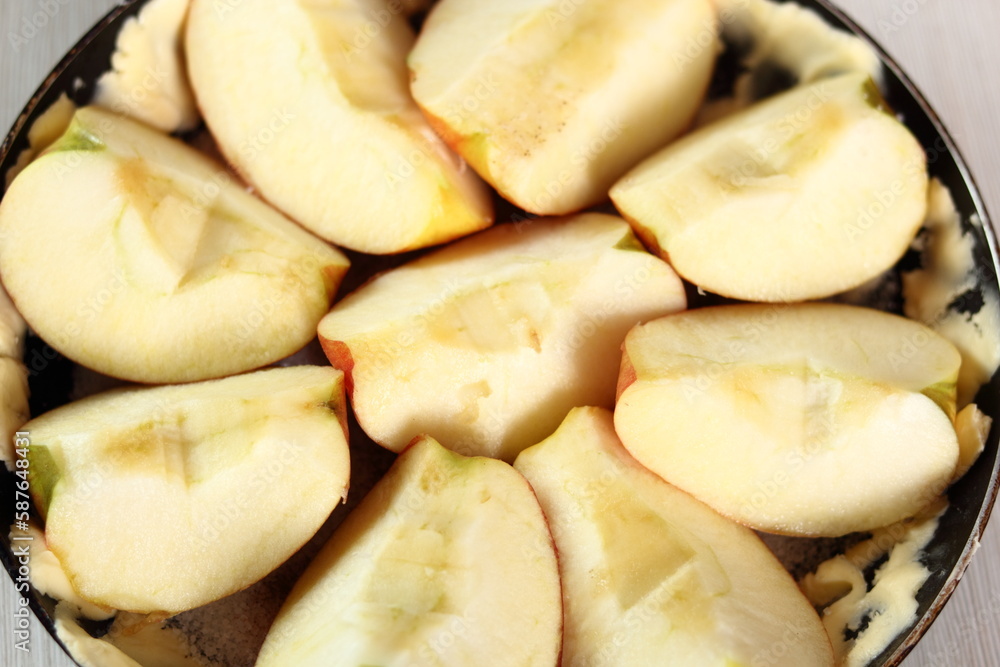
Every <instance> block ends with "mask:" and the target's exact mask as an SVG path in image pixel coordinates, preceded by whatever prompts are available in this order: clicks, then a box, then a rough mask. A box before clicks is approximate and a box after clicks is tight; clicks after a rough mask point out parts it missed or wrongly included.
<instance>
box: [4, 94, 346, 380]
mask: <svg viewBox="0 0 1000 667" xmlns="http://www.w3.org/2000/svg"><path fill="white" fill-rule="evenodd" d="M53 193H58V196H54V194H53ZM53 267H58V270H53ZM347 267H348V262H347V259H346V258H345V257H344V256H343V255H342V254H341V253H340V252H338V251H337V250H336V249H334V248H332V247H331V246H329V245H328V244H326V243H324V242H322V241H320V240H319V239H317V238H315V237H313V236H312V235H310V234H309V233H307V232H305V231H303V230H302V229H301V228H299V227H298V226H297V225H295V224H294V223H292V222H291V221H290V220H288V219H287V218H285V217H284V216H282V215H281V214H279V213H278V212H277V211H275V210H273V209H272V208H270V207H269V206H267V205H266V204H264V203H263V202H261V201H259V200H258V199H256V198H255V197H253V196H252V195H250V194H248V193H247V192H246V191H245V190H244V189H243V188H242V187H240V186H239V185H237V184H236V183H235V182H234V181H233V180H232V178H231V177H230V176H229V175H228V174H227V173H226V172H225V171H224V170H223V169H222V168H221V167H220V166H219V165H217V164H216V163H214V162H212V161H210V160H209V159H207V158H206V157H204V156H203V155H201V154H200V153H198V152H196V151H194V150H193V149H191V148H188V147H187V146H185V145H184V144H182V143H180V142H179V141H176V140H174V139H171V138H169V137H166V136H164V135H162V134H160V133H158V132H156V131H154V130H151V129H149V128H147V127H145V126H144V125H141V124H139V123H137V122H134V121H131V120H128V119H125V118H122V117H119V116H116V115H114V114H111V113H109V112H107V111H103V110H100V109H97V108H94V107H90V108H84V109H80V110H78V111H77V112H76V115H75V117H74V120H73V122H72V123H71V125H70V127H69V128H68V129H67V131H66V133H65V134H64V135H63V136H62V137H61V138H60V139H59V140H58V141H57V142H56V143H55V144H53V145H52V146H50V147H49V149H48V150H47V151H46V152H45V153H44V154H43V155H42V156H41V157H39V158H38V159H37V160H35V162H33V163H32V164H31V165H29V166H28V167H27V168H26V169H25V170H24V171H23V172H22V173H21V174H20V175H19V176H18V177H17V178H16V179H15V180H14V183H13V184H12V185H11V187H10V189H9V190H8V191H7V194H6V196H5V197H4V199H3V201H2V203H0V274H2V277H3V283H4V285H5V286H6V287H7V289H8V290H9V291H10V294H11V296H12V297H13V299H14V301H15V303H16V304H17V307H18V309H19V310H20V312H21V313H22V314H23V315H24V318H25V319H26V320H27V321H28V323H29V324H30V325H31V327H32V329H34V330H35V331H36V332H37V333H38V334H39V335H40V336H41V337H42V338H44V339H45V341H46V342H48V343H49V344H50V345H52V347H54V348H55V349H56V350H58V351H59V352H61V353H62V354H64V355H65V356H67V357H69V358H71V359H73V360H74V361H76V362H77V363H80V364H82V365H84V366H87V367H89V368H92V369H94V370H96V371H98V372H100V373H104V374H105V375H111V376H115V377H119V378H124V379H127V380H133V381H138V382H150V383H165V382H188V381H194V380H202V379H206V378H212V377H221V376H225V375H231V374H233V373H238V372H243V371H247V370H250V369H253V368H258V367H260V366H264V365H266V364H269V363H272V362H275V361H277V360H279V359H282V358H284V357H286V356H288V355H290V354H292V353H294V352H295V351H297V350H298V349H299V348H301V347H302V346H304V345H305V344H306V343H307V342H309V341H310V340H312V338H313V337H314V336H315V330H316V324H317V323H318V322H319V320H320V318H322V316H323V315H324V314H325V313H326V312H327V311H328V310H329V306H330V301H331V299H332V298H333V295H334V293H335V292H336V289H337V287H338V286H339V284H340V280H341V278H342V277H343V275H344V273H345V272H346V271H347Z"/></svg>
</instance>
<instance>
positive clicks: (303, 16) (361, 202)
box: [186, 0, 493, 254]
mask: <svg viewBox="0 0 1000 667" xmlns="http://www.w3.org/2000/svg"><path fill="white" fill-rule="evenodd" d="M413 41H414V35H413V32H412V30H411V29H410V27H409V24H408V23H407V21H406V17H405V15H404V11H403V6H402V5H400V4H398V3H396V4H393V3H389V2H384V1H381V0H325V1H323V2H309V3H297V2H284V1H283V0H242V1H241V2H232V3H227V4H226V5H225V6H220V5H219V4H218V2H216V0H194V1H193V2H192V4H191V9H190V13H189V15H188V27H187V36H186V48H187V51H186V53H187V58H188V68H189V72H190V76H191V83H192V86H193V88H194V91H195V96H196V97H197V100H198V105H199V107H200V108H201V111H202V114H203V115H204V117H205V121H206V123H207V124H208V127H209V129H210V130H211V131H212V135H213V136H214V137H215V139H216V141H217V142H218V144H219V147H220V149H221V150H222V152H223V153H224V154H225V156H226V158H227V159H228V161H229V162H230V163H231V164H232V165H233V166H234V167H235V168H236V169H237V170H238V171H239V173H240V174H241V175H242V176H243V177H244V178H245V179H246V180H247V181H248V182H249V183H251V184H253V185H254V187H255V188H257V190H258V191H259V192H260V193H261V194H262V195H263V196H264V198H265V199H267V200H268V201H269V202H271V203H272V204H274V205H275V206H277V207H278V208H279V209H281V210H282V211H284V212H285V213H286V214H288V215H289V216H291V217H292V218H293V219H295V220H296V221H298V222H299V223H301V224H302V225H304V226H305V227H306V228H308V229H309V230H311V231H312V232H314V233H315V234H317V235H319V236H321V237H323V238H325V239H327V240H329V241H332V242H334V243H336V244H338V245H341V246H345V247H348V248H351V249H353V250H359V251H362V252H367V253H377V254H384V253H396V252H402V251H405V250H412V249H415V248H421V247H424V246H429V245H435V244H438V243H443V242H445V241H450V240H452V239H455V238H458V237H460V236H464V235H466V234H469V233H471V232H474V231H477V230H479V229H483V228H485V227H488V226H489V225H490V224H491V223H492V221H493V210H492V200H491V198H490V195H489V192H488V190H487V188H486V187H485V185H484V184H483V183H482V181H480V180H479V178H478V177H477V176H476V175H475V173H473V172H472V171H471V170H469V169H468V168H467V167H466V166H465V164H464V163H463V162H462V161H461V160H460V159H459V158H458V157H457V156H456V155H454V154H453V153H452V152H451V151H450V150H449V149H448V147H447V146H446V145H445V144H444V142H442V141H441V140H440V139H439V138H438V137H437V135H435V134H434V131H433V130H432V129H431V127H430V126H429V125H428V123H427V121H426V120H425V119H424V118H423V115H422V114H421V113H420V110H419V109H418V108H417V106H416V104H415V103H414V101H413V98H412V97H411V95H410V90H409V81H408V74H407V70H406V54H407V53H408V52H409V50H410V48H411V46H412V45H413Z"/></svg>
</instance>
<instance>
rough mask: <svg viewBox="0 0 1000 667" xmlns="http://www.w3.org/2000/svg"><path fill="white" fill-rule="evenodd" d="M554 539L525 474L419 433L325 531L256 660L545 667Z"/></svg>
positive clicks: (555, 633)
mask: <svg viewBox="0 0 1000 667" xmlns="http://www.w3.org/2000/svg"><path fill="white" fill-rule="evenodd" d="M561 630H562V601H561V593H560V583H559V571H558V567H557V565H556V555H555V551H554V549H553V545H552V536H551V535H550V533H549V529H548V527H547V525H546V523H545V518H544V517H543V516H542V511H541V509H540V508H539V506H538V501H537V500H536V499H535V496H534V494H533V493H532V491H531V487H530V486H528V484H527V482H525V480H524V478H523V477H521V475H519V474H517V472H515V471H514V469H513V468H511V467H510V466H509V465H507V464H506V463H502V462H500V461H495V460H492V459H484V458H466V457H464V456H461V455H459V454H454V453H452V452H449V451H448V450H446V449H445V448H444V447H442V446H441V445H440V444H438V443H437V442H436V441H434V440H432V439H430V438H426V437H424V438H418V439H417V440H416V441H415V442H414V443H413V444H412V445H411V446H410V447H409V448H408V449H406V451H404V452H403V453H402V454H401V455H400V457H399V458H398V459H397V460H396V463H395V464H394V465H393V467H392V468H391V469H390V470H389V472H388V473H387V474H386V476H385V477H384V478H383V479H382V480H381V481H380V482H379V483H378V484H377V485H376V486H375V488H374V489H372V491H371V492H370V493H369V495H368V496H366V497H365V499H364V500H363V501H362V502H361V504H360V505H359V506H358V507H357V509H355V510H354V512H352V513H351V515H350V516H349V517H348V518H347V519H346V520H345V521H344V523H343V525H342V526H341V527H340V528H339V529H338V530H337V532H336V533H334V536H333V538H331V540H330V542H328V543H327V545H326V546H325V547H324V548H323V551H322V552H320V554H319V555H318V556H317V557H316V559H315V560H314V561H313V562H312V563H311V564H310V566H309V569H307V570H306V572H305V573H304V574H303V575H302V577H301V578H300V579H299V581H298V583H296V585H295V588H294V589H293V590H292V593H291V595H290V596H289V597H288V600H287V601H286V602H285V605H284V607H283V608H282V609H281V611H280V612H279V614H278V617H277V619H276V620H275V621H274V624H273V625H272V627H271V630H270V632H268V635H267V638H266V639H265V641H264V646H263V647H262V648H261V651H260V655H259V657H258V660H257V667H285V666H286V665H296V667H310V666H314V667H320V666H323V667H326V666H328V665H334V664H335V665H345V666H346V665H382V666H384V667H406V666H408V665H438V666H439V667H445V666H450V665H454V666H455V667H467V666H468V665H479V664H484V662H488V663H489V664H490V665H493V666H495V667H506V666H510V667H528V666H536V665H537V666H538V667H550V666H551V665H553V664H555V663H556V660H557V659H558V656H559V647H560V640H561V636H562V632H561Z"/></svg>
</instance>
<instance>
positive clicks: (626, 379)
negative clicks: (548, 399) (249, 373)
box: [345, 345, 636, 403]
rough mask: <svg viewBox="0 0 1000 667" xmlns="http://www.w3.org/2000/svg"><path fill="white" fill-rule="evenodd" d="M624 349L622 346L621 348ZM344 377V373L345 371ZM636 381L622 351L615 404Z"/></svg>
mask: <svg viewBox="0 0 1000 667" xmlns="http://www.w3.org/2000/svg"><path fill="white" fill-rule="evenodd" d="M622 347H623V348H624V345H623V346H622ZM345 375H346V371H345ZM635 380H636V375H635V366H633V365H632V360H631V359H629V356H628V352H625V351H624V349H623V350H622V369H621V372H619V373H618V390H617V391H616V392H615V403H617V402H618V399H619V398H621V397H622V394H624V393H625V390H626V389H628V388H629V387H631V386H632V385H633V384H634V383H635Z"/></svg>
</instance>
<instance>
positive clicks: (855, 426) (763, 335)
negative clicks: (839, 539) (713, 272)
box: [615, 304, 961, 536]
mask: <svg viewBox="0 0 1000 667" xmlns="http://www.w3.org/2000/svg"><path fill="white" fill-rule="evenodd" d="M624 350H625V356H624V359H623V361H622V370H621V377H620V389H619V399H618V404H617V406H616V408H615V426H616V428H617V430H618V435H619V436H620V437H621V439H622V442H623V443H625V446H626V447H627V448H628V450H629V451H630V452H631V453H632V455H633V456H635V458H636V459H638V460H639V462H640V463H642V464H643V465H645V466H646V467H648V468H649V469H650V470H652V471H653V472H655V473H657V474H658V475H660V476H661V477H663V478H664V479H666V480H667V481H668V482H670V483H672V484H675V485H676V486H678V487H680V488H681V489H684V490H685V491H687V492H688V493H691V494H692V495H693V496H695V497H696V498H698V499H699V500H701V501H703V502H705V503H706V504H708V505H710V506H711V507H713V508H715V509H716V510H718V511H719V512H720V513H722V514H724V515H726V516H729V517H731V518H733V519H736V520H737V521H739V522H741V523H745V524H747V525H749V526H751V527H753V528H757V529H759V530H764V531H768V532H776V533H786V534H792V535H806V536H838V535H843V534H845V533H850V532H855V531H866V530H871V529H873V528H878V527H880V526H885V525H888V524H890V523H893V522H895V521H898V520H900V519H903V518H906V517H909V516H912V515H913V514H915V513H916V512H917V511H918V510H920V509H921V508H922V507H924V506H926V505H927V504H928V503H930V502H931V501H932V500H934V499H935V498H936V497H937V496H938V495H940V493H941V492H942V491H944V489H945V488H946V487H947V486H948V483H949V481H950V480H951V478H952V475H953V473H954V472H955V469H956V467H957V465H958V457H959V446H958V441H957V436H956V434H955V428H954V425H953V424H952V419H953V417H954V415H955V383H956V380H957V378H958V369H959V365H960V363H961V360H960V356H959V354H958V351H957V350H956V349H955V347H954V346H953V345H952V344H951V343H949V342H948V341H947V340H945V339H944V338H942V337H941V336H939V335H938V334H936V333H934V332H933V331H931V330H930V329H928V328H927V327H925V326H923V325H921V324H918V323H916V322H913V321H911V320H907V319H904V318H902V317H898V316H896V315H890V314H887V313H882V312H879V311H875V310H869V309H865V308H857V307H854V306H844V305H835V304H811V305H799V306H777V305H775V306H765V305H746V306H722V307H716V308H708V309H701V310H696V311H691V312H688V313H681V314H678V315H672V316H670V317H665V318H663V319H660V320H657V321H655V322H650V323H649V324H646V325H642V326H639V327H636V328H635V329H634V330H632V331H631V332H630V333H629V335H628V337H627V338H626V340H625V346H624Z"/></svg>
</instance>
